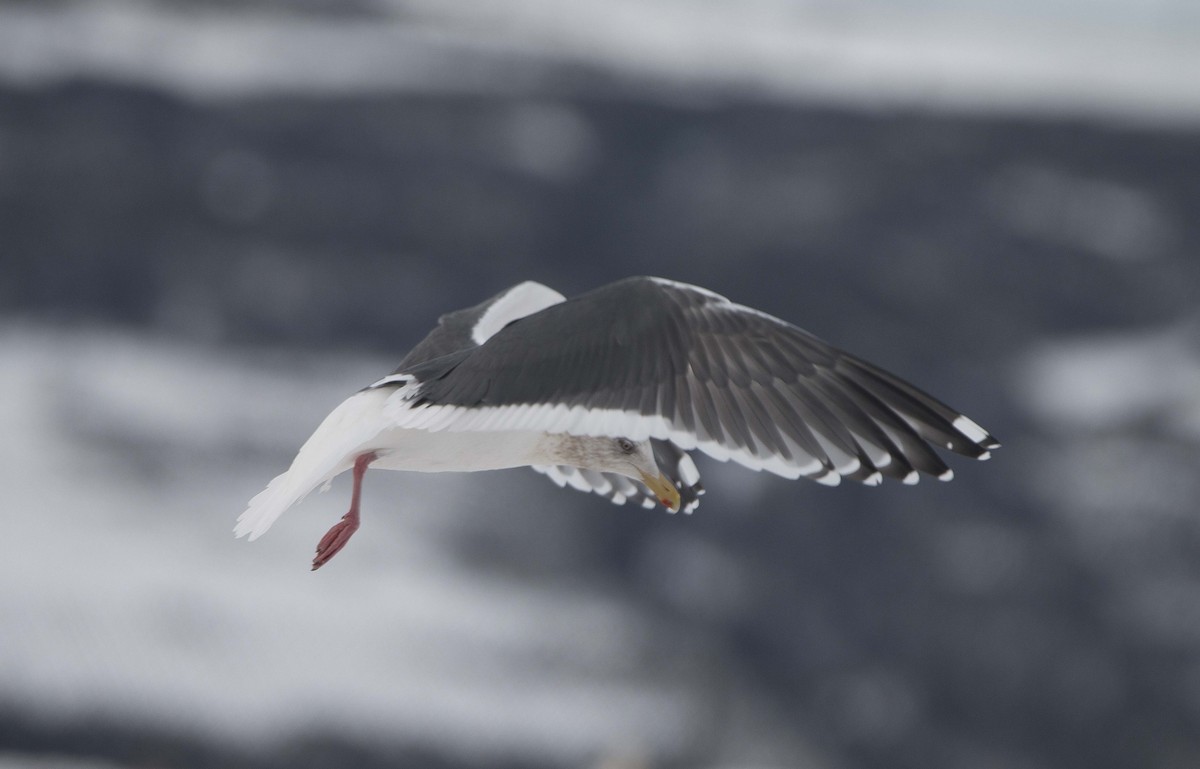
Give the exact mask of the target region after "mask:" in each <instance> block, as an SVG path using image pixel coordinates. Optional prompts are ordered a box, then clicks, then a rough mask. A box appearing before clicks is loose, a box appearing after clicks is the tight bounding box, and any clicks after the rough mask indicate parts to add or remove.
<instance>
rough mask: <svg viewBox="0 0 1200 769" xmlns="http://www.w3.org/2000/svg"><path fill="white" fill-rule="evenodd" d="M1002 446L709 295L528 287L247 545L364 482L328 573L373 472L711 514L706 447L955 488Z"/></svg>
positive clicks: (280, 483) (945, 409)
mask: <svg viewBox="0 0 1200 769" xmlns="http://www.w3.org/2000/svg"><path fill="white" fill-rule="evenodd" d="M999 445H1000V444H999V443H998V442H996V440H995V439H994V438H992V436H991V435H989V434H988V432H987V431H986V430H984V429H983V428H982V427H980V426H979V425H978V424H976V423H975V422H973V421H971V420H970V419H968V418H967V417H965V416H963V415H962V414H960V413H958V412H957V411H955V410H954V409H952V408H950V407H949V406H947V405H945V404H944V403H942V402H940V401H938V400H936V399H935V398H933V397H932V396H930V395H928V394H926V393H924V392H922V391H921V390H919V389H917V388H916V387H914V386H913V385H911V384H909V383H908V382H905V381H904V380H903V379H900V378H899V377H897V376H895V375H893V374H890V373H888V372H886V371H884V370H882V369H880V368H878V367H876V366H873V365H872V364H870V363H867V362H866V361H864V360H862V359H860V358H857V357H855V356H853V355H851V354H849V353H847V352H843V351H841V350H839V349H837V348H835V347H832V346H830V345H828V344H826V343H825V342H823V341H821V340H820V339H818V338H816V337H815V336H813V335H812V334H809V333H808V332H807V331H803V330H802V329H799V328H797V327H796V326H793V325H791V324H789V323H787V322H785V321H782V320H780V319H778V318H775V317H773V316H771V315H768V314H766V313H764V312H761V311H759V310H755V309H752V308H750V307H745V306H743V305H740V304H735V303H734V302H731V301H729V300H728V299H726V298H725V297H723V296H720V295H718V294H715V293H713V292H711V291H708V290H707V289H703V288H699V287H697V286H691V285H687V284H684V283H677V282H674V281H669V280H664V279H662V278H648V277H637V278H627V279H625V280H621V281H618V282H616V283H611V284H609V285H607V286H602V287H601V288H598V289H595V290H594V291H591V292H588V293H586V294H582V295H580V296H577V297H575V298H573V299H569V300H568V299H566V298H565V297H563V296H562V294H559V293H558V292H557V291H554V290H553V289H550V288H547V287H546V286H543V285H541V284H540V283H534V282H532V281H527V282H525V283H521V284H519V285H516V286H513V287H512V288H510V289H508V290H507V291H503V292H501V293H500V294H497V295H496V296H494V297H492V298H491V299H488V300H487V301H485V302H483V303H482V304H478V305H476V306H474V307H470V308H468V309H465V310H458V311H457V312H452V313H449V314H447V315H443V316H442V317H441V319H440V320H439V322H438V326H437V328H435V329H434V330H433V331H432V332H430V334H429V336H427V337H425V339H424V340H422V341H421V342H420V343H419V344H418V345H417V346H416V347H414V348H413V350H412V351H411V352H409V354H408V355H407V356H405V358H404V359H403V360H402V361H401V362H400V365H399V367H397V368H396V370H395V371H394V372H393V373H391V374H389V375H388V376H385V377H383V378H382V379H380V380H379V381H378V382H375V383H374V384H372V385H370V386H368V387H366V388H364V389H363V390H360V391H359V392H357V393H355V394H354V395H352V396H350V397H349V398H347V399H346V400H345V401H344V402H342V404H341V405H339V406H338V407H337V408H335V409H334V410H333V412H332V413H331V414H330V415H329V416H328V417H326V418H325V421H323V422H322V423H321V425H320V426H319V427H318V428H317V430H316V432H314V433H313V434H312V437H310V438H309V439H308V441H306V442H305V444H304V445H303V446H302V447H301V448H300V452H299V453H298V454H297V455H296V458H295V460H293V461H292V465H291V467H290V468H288V470H287V472H285V473H283V474H282V475H279V476H278V477H276V478H275V479H274V480H272V481H271V483H270V484H269V485H268V486H267V488H266V489H265V490H264V491H262V492H261V493H259V494H258V495H257V496H255V497H254V498H253V499H252V500H250V504H249V507H247V509H246V511H245V512H244V513H242V515H241V516H240V517H239V518H238V523H237V526H236V528H235V529H234V532H235V534H236V535H237V536H239V537H241V536H243V535H249V538H250V539H251V540H253V539H256V538H258V537H259V536H261V535H262V534H263V532H265V531H266V530H267V529H268V528H270V526H271V524H272V523H274V521H275V519H276V518H278V517H279V515H280V514H281V513H283V511H285V510H287V509H288V508H289V507H291V506H292V505H294V504H296V503H297V502H299V501H300V500H301V499H303V498H304V497H305V496H306V495H307V494H308V493H309V492H310V491H312V490H313V489H314V488H316V487H318V486H322V485H323V486H325V487H328V484H329V482H330V481H332V480H333V478H334V477H335V476H337V475H339V474H340V473H343V472H345V471H346V470H351V471H352V473H353V479H354V487H353V491H352V492H351V497H350V510H349V512H347V513H346V515H345V516H343V517H342V519H341V520H340V521H339V522H338V523H337V524H335V525H334V526H333V528H331V529H330V530H329V532H328V533H327V534H326V535H325V536H324V537H323V538H322V539H321V542H320V544H318V545H317V555H316V558H315V559H314V560H313V566H312V567H313V569H318V568H320V567H321V566H323V565H324V564H325V563H327V562H328V561H329V559H330V558H332V557H333V556H334V555H336V554H337V553H338V551H340V550H341V549H342V548H343V547H344V546H345V544H346V542H347V541H349V539H350V537H351V535H353V534H354V532H355V531H356V530H357V529H358V526H359V501H360V496H361V492H362V479H363V474H364V473H365V472H366V470H367V468H368V467H373V468H380V469H386V470H417V471H422V472H447V471H455V472H473V471H476V470H495V469H500V468H506V467H522V466H526V465H529V466H532V467H533V469H535V470H537V471H538V472H541V473H544V474H545V475H547V476H549V478H550V479H551V480H552V481H554V482H555V483H557V484H558V485H559V486H568V485H569V486H571V487H572V488H576V489H579V490H581V491H590V492H594V493H596V494H600V495H602V496H604V497H607V498H608V499H610V500H612V501H613V502H615V503H617V504H624V503H626V502H629V503H634V504H639V505H641V506H643V507H653V506H654V504H655V501H656V500H657V501H658V502H660V503H661V504H662V505H664V506H665V507H666V508H668V509H669V510H671V511H672V512H675V511H677V510H679V509H683V510H684V511H685V512H691V511H692V510H694V509H695V508H696V506H697V505H698V504H699V498H700V495H701V494H702V493H703V491H704V490H703V487H702V486H701V485H700V474H699V472H698V471H697V469H696V465H695V464H694V463H693V462H692V459H691V457H690V456H689V455H688V453H687V452H688V451H691V450H694V449H699V450H700V451H702V452H703V453H705V454H707V455H709V456H711V457H713V458H715V459H718V460H722V461H726V460H732V461H734V462H737V463H738V464H741V465H744V466H746V467H748V468H750V469H752V470H768V471H770V472H772V473H776V474H777V475H782V476H784V477H786V478H799V477H801V476H804V477H806V478H811V479H812V480H815V481H817V482H818V483H823V484H826V485H830V486H833V485H837V484H838V483H839V482H840V481H841V479H842V478H849V479H851V480H855V481H859V482H861V483H865V484H868V485H877V484H879V483H880V482H881V481H882V480H883V478H884V477H885V476H886V477H889V478H894V479H897V480H899V481H901V482H903V483H907V484H912V483H916V482H917V479H918V477H919V475H920V474H921V473H925V474H928V475H932V476H934V477H936V478H938V479H940V480H944V481H945V480H950V478H951V477H952V476H953V472H952V471H951V470H950V468H949V467H947V466H946V464H945V463H944V462H943V461H942V460H941V458H940V457H939V456H938V455H937V453H935V452H934V450H933V448H932V446H936V447H938V448H945V449H949V450H950V451H953V452H956V453H958V454H963V455H966V456H968V457H973V458H975V459H987V458H988V456H989V452H990V450H992V449H995V448H998V447H999Z"/></svg>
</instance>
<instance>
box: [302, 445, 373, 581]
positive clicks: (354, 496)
mask: <svg viewBox="0 0 1200 769" xmlns="http://www.w3.org/2000/svg"><path fill="white" fill-rule="evenodd" d="M378 456H379V455H378V454H377V453H375V452H374V451H371V452H368V453H366V454H363V455H361V456H359V457H358V458H357V459H355V460H354V490H353V491H352V492H351V493H350V511H349V512H347V513H346V514H345V515H343V516H342V520H340V521H338V522H337V523H335V524H334V525H333V527H332V528H331V529H330V530H329V531H327V532H325V536H323V537H321V541H320V542H318V543H317V557H316V558H314V559H313V565H312V570H313V571H316V570H317V569H319V568H321V567H322V566H324V565H325V564H327V563H329V559H330V558H333V557H334V556H335V555H337V554H338V553H339V552H341V549H342V548H343V547H345V546H346V543H347V542H349V541H350V537H352V536H354V532H356V531H358V524H359V517H358V503H359V500H360V499H361V498H362V479H363V474H364V473H366V472H367V465H369V464H371V463H372V462H374V461H375V459H376V458H377V457H378Z"/></svg>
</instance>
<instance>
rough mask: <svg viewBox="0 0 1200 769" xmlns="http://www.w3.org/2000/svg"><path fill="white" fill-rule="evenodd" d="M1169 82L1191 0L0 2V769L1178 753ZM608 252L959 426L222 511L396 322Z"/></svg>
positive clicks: (1187, 675)
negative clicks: (901, 458)
mask: <svg viewBox="0 0 1200 769" xmlns="http://www.w3.org/2000/svg"><path fill="white" fill-rule="evenodd" d="M1197 73H1200V6H1197V5H1196V4H1195V3H1194V2H1192V0H1155V1H1154V2H1146V1H1145V0H1102V1H1101V2H1096V0H1087V1H1086V2H1085V0H1051V1H1050V2H1047V0H1038V2H1036V3H1035V2H1016V3H1014V2H1011V1H1006V2H1001V1H1000V0H981V1H980V2H976V3H972V4H968V5H965V6H964V4H961V3H950V2H942V1H941V0H910V1H909V2H903V3H897V2H892V1H889V2H884V1H883V0H837V1H836V2H835V1H834V0H810V1H809V2H804V1H803V0H755V1H754V2H740V1H739V2H734V1H733V0H710V1H709V2H699V3H698V2H680V1H678V0H641V1H640V2H637V1H635V0H615V1H614V2H595V0H557V1H555V2H552V1H551V0H520V1H515V0H514V1H512V2H507V3H490V2H483V1H482V0H436V1H434V0H240V1H239V0H28V1H27V2H13V1H11V0H10V1H8V2H0V265H2V266H3V269H2V271H0V372H2V373H0V431H2V432H3V436H4V438H3V440H2V441H0V452H3V453H2V456H0V482H2V483H0V488H3V492H0V495H2V496H0V503H2V507H0V510H2V512H0V515H2V517H0V524H2V528H0V531H2V533H3V554H2V556H0V768H2V769H33V768H35V767H36V768H38V769H101V768H104V769H115V768H122V769H124V768H133V767H138V768H146V769H149V768H156V769H176V768H178V769H191V768H193V767H205V768H207V767H221V768H230V769H237V768H238V767H253V768H255V769H268V768H274V767H281V768H282V767H288V768H290V769H308V768H310V767H311V768H313V769H317V768H322V769H323V768H325V767H420V768H421V769H430V768H432V769H460V768H462V769H467V768H473V767H479V768H480V769H482V768H485V767H486V768H488V769H495V768H497V767H500V768H502V767H521V768H523V769H524V768H530V769H540V768H542V767H545V768H547V769H549V768H551V767H554V768H557V767H564V768H565V767H578V768H580V769H659V768H668V769H673V768H679V769H682V768H683V767H704V768H712V769H734V768H750V767H753V768H754V769H779V768H784V767H787V768H797V769H809V768H811V769H856V768H858V767H865V768H868V769H869V768H876V767H877V768H878V769H909V768H911V769H941V768H943V767H944V768H946V769H952V768H958V767H971V768H972V769H1010V768H1011V769H1073V768H1075V767H1079V768H1080V769H1083V768H1085V767H1086V768H1087V769H1104V768H1107V767H1114V768H1115V767H1133V766H1136V767H1156V768H1157V767H1162V768H1163V769H1175V768H1178V769H1184V768H1190V767H1195V766H1200V517H1198V511H1197V509H1196V508H1197V506H1196V500H1197V499H1198V498H1200V472H1198V471H1197V469H1198V466H1200V465H1198V460H1200V302H1198V301H1197V300H1198V299H1200V290H1198V287H1200V259H1198V258H1197V251H1198V250H1200V78H1198V77H1197V76H1196V75H1197ZM634 274H651V275H661V276H666V277H670V278H674V279H677V280H683V281H688V282H693V283H697V284H700V285H703V286H706V287H709V288H712V289H714V290H716V291H719V292H720V293H723V294H725V295H727V296H729V297H730V298H732V299H734V300H735V301H740V302H743V303H747V304H751V305H753V306H756V307H760V308H762V309H764V310H766V311H768V312H771V313H773V314H776V315H779V316H782V317H784V318H786V319H788V320H791V321H793V322H795V323H797V324H799V325H801V326H803V327H805V328H807V329H809V330H810V331H813V332H814V333H816V334H818V335H820V336H822V337H824V338H826V339H827V340H829V341H831V342H833V343H835V344H837V345H839V346H842V347H845V348H848V349H850V350H853V351H855V352H856V353H858V354H860V355H862V356H863V357H866V358H867V359H869V360H872V361H874V362H876V363H879V364H881V365H883V366H885V367H887V368H889V369H891V370H893V371H895V372H897V373H899V374H900V375H902V376H904V377H906V378H908V379H911V380H913V381H914V382H915V383H917V384H918V385H920V386H922V387H924V388H926V389H928V390H930V391H931V392H933V393H934V394H936V395H937V396H939V397H941V398H943V399H944V400H946V401H948V402H949V403H951V404H953V405H955V406H956V407H958V408H960V409H962V410H963V411H965V412H966V413H967V414H969V415H970V416H971V417H972V418H974V419H976V420H977V421H979V422H980V423H981V424H983V425H984V426H986V427H987V428H988V429H990V430H991V431H993V432H994V433H995V434H996V436H997V437H998V438H999V439H1000V440H1001V441H1002V442H1003V443H1004V444H1005V447H1004V448H1003V449H1002V450H1000V451H998V452H996V454H995V457H994V459H993V460H992V461H991V462H989V463H985V464H977V463H971V462H967V461H952V465H953V467H954V469H955V471H956V473H957V478H956V479H955V480H954V482H953V483H950V484H941V483H930V482H925V483H922V484H920V485H918V486H916V487H912V488H909V487H903V486H900V485H898V484H888V485H885V486H883V487H881V488H876V489H867V488H857V487H856V488H850V487H848V486H843V487H840V488H837V489H828V488H824V487H821V486H818V485H816V484H811V483H805V482H789V481H785V480H782V479H779V478H775V477H770V476H766V475H758V474H754V473H750V472H748V471H746V470H744V469H742V468H740V467H730V466H726V465H721V464H719V463H715V462H711V461H705V460H703V459H701V460H700V461H699V464H700V466H701V471H702V473H703V474H704V476H705V481H706V485H707V487H708V488H709V493H708V495H707V496H706V497H705V500H704V504H703V505H702V506H701V508H700V510H699V511H698V512H697V513H696V514H695V515H692V516H682V515H676V516H671V515H666V514H664V513H663V512H662V511H661V510H658V511H646V510H642V509H631V508H623V507H613V506H611V505H609V504H608V503H607V502H605V501H603V500H601V499H599V498H593V497H589V496H586V495H583V494H579V493H576V492H572V491H569V490H560V489H557V488H555V487H553V486H552V485H551V484H549V483H548V482H546V480H545V479H544V478H542V477H540V476H537V475H536V474H534V473H532V472H529V471H521V470H513V471H505V472H497V473H484V474H475V475H471V476H436V475H419V474H399V473H372V474H370V475H368V478H367V483H366V491H365V501H364V504H365V512H364V515H365V519H364V528H363V530H362V531H361V532H360V533H359V534H358V536H357V537H356V538H355V540H354V542H353V543H352V544H351V545H350V546H349V547H348V549H347V550H346V551H345V552H344V553H343V554H341V555H340V556H339V557H338V558H337V559H336V560H335V561H333V562H332V563H331V564H330V565H329V566H327V567H326V568H325V569H323V570H322V571H321V572H319V573H317V574H312V573H310V572H309V571H308V566H309V562H310V559H311V554H312V549H313V547H314V546H315V544H316V541H317V540H318V539H319V538H320V536H321V534H322V533H323V532H324V531H325V530H326V529H327V528H328V527H329V526H330V525H331V524H332V523H333V522H334V521H335V520H336V519H337V518H338V517H339V516H340V515H341V514H342V513H343V512H344V511H345V507H346V504H347V500H348V496H349V484H348V482H347V479H346V478H344V477H343V478H341V479H339V480H338V481H337V482H336V483H335V484H334V487H333V490H332V491H331V492H330V493H327V494H324V495H315V496H313V497H312V498H310V499H309V500H307V501H306V502H305V503H304V504H303V505H301V506H299V507H297V508H294V509H293V510H291V511H290V512H289V513H288V514H287V515H286V516H284V517H283V518H282V519H281V520H280V521H279V523H277V524H276V526H275V527H274V528H273V529H272V530H271V531H270V533H269V534H268V535H267V536H266V537H264V538H263V539H261V540H259V541H257V542H255V543H253V544H248V543H246V542H245V541H235V540H234V539H233V538H232V534H231V529H232V526H233V523H234V519H235V518H236V516H237V515H238V513H240V512H241V511H242V509H243V508H244V505H245V502H246V500H248V499H249V498H250V497H251V496H252V495H253V494H255V493H256V492H257V491H258V490H259V489H261V488H262V487H263V486H264V485H265V484H266V482H267V481H268V480H269V479H270V478H271V477H272V476H274V475H275V474H276V473H278V472H280V471H281V470H282V469H283V468H285V467H286V466H287V464H288V462H289V461H290V459H291V457H292V456H293V454H294V452H295V450H296V449H297V448H298V447H299V445H300V444H301V443H302V442H303V440H304V439H305V438H306V437H307V435H308V434H309V432H310V431H311V430H312V429H313V428H314V427H315V426H316V424H317V423H318V422H319V421H320V420H321V419H322V417H323V416H324V415H325V414H326V413H327V412H328V411H329V410H330V409H331V408H332V407H333V406H334V405H336V404H337V403H338V402H339V401H340V400H341V399H342V398H343V397H345V396H346V395H348V394H350V393H352V392H353V391H355V390H357V389H358V388H359V387H361V386H363V385H365V384H367V383H369V382H371V381H374V380H375V379H376V378H378V377H379V376H381V375H383V374H385V373H387V372H389V371H390V370H391V369H392V368H393V367H394V365H395V364H396V362H397V361H398V360H399V359H400V357H401V356H402V355H403V353H404V352H405V351H406V350H407V349H408V348H409V347H410V346H411V345H412V344H414V343H415V342H416V341H418V340H419V339H420V338H421V337H422V336H423V335H424V334H425V333H426V332H427V331H428V330H429V329H430V328H431V327H432V326H433V324H434V322H435V319H436V318H437V316H438V315H439V314H441V313H443V312H446V311H449V310H452V309H457V308H459V307H463V306H467V305H470V304H474V303H476V302H478V301H480V300H482V299H483V298H485V297H488V296H490V295H492V294H494V293H495V292H497V291H500V290H502V289H503V288H506V287H508V286H510V285H512V284H515V283H517V282H519V281H522V280H526V279H533V280H539V281H542V282H544V283H546V284H548V285H550V286H552V287H554V288H556V289H558V290H560V291H562V292H563V293H566V294H568V295H571V294H575V293H578V292H582V291H585V290H587V289H590V288H593V287H595V286H597V285H600V284H602V283H605V282H608V281H611V280H615V279H618V278H621V277H624V276H627V275H634ZM956 459H958V458H956Z"/></svg>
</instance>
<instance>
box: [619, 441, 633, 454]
mask: <svg viewBox="0 0 1200 769" xmlns="http://www.w3.org/2000/svg"><path fill="white" fill-rule="evenodd" d="M617 448H619V449H620V450H621V451H623V452H625V453H626V454H632V453H633V449H634V445H633V441H631V440H629V439H628V438H617Z"/></svg>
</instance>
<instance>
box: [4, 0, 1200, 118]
mask: <svg viewBox="0 0 1200 769" xmlns="http://www.w3.org/2000/svg"><path fill="white" fill-rule="evenodd" d="M1153 11H1154V12H1152V13H1148V12H1147V9H1145V8H1144V4H1141V5H1139V4H1137V3H1134V2H1113V3H1107V4H1106V5H1105V7H1104V8H1103V9H1097V8H1096V7H1095V4H1094V3H1086V2H1083V0H1069V1H1067V0H1065V1H1064V2H1062V3H1059V4H1058V5H1057V6H1056V7H1055V8H1052V9H1050V10H1047V9H1046V8H1045V7H1043V6H1039V5H1035V4H1024V5H1021V4H1004V3H999V2H992V3H985V4H973V5H972V7H971V8H962V7H960V6H947V5H945V4H939V3H937V2H914V3H910V4H905V5H904V6H896V5H895V4H880V3H875V2H858V3H839V4H836V5H835V4H826V3H819V2H817V3H804V4H800V3H792V2H782V1H779V2H758V3H753V4H744V3H729V2H727V3H705V4H699V5H698V4H695V3H679V2H673V1H670V0H658V1H657V2H634V1H632V0H623V1H622V2H611V3H597V2H594V0H573V1H572V2H565V3H559V2H549V1H548V0H530V1H529V2H521V3H502V4H496V3H483V2H478V0H457V1H456V2H443V1H442V0H437V2H428V0H425V1H423V2H411V1H408V2H403V3H399V2H397V3H393V4H392V5H390V6H389V5H386V4H384V3H382V2H381V3H380V4H379V10H378V13H375V14H372V15H370V16H361V15H360V16H356V15H354V14H343V15H333V14H330V15H320V16H317V15H309V16H306V15H304V14H302V13H297V14H292V15H287V14H279V13H273V14H267V13H262V12H254V11H247V10H242V11H238V12H231V11H230V10H229V9H228V8H226V9H225V10H211V9H209V10H202V9H201V8H197V7H192V8H187V7H176V6H173V5H166V4H164V5H162V6H159V5H152V4H146V3H130V2H122V1H120V0H89V1H88V2H75V3H65V4H54V5H52V6H49V7H41V6H39V5H37V4H18V5H16V6H5V7H3V8H0V79H3V80H7V81H8V82H10V83H14V84H21V85H26V86H34V85H38V84H44V83H47V82H54V81H59V80H63V79H68V78H73V77H77V76H80V75H86V76H88V77H101V78H108V79H113V80H118V81H128V82H136V83H144V84H151V85H155V86H158V87H162V88H165V89H168V90H173V91H178V92H182V93H185V94H189V95H192V96H194V97H201V98H213V97H229V96H239V95H247V94H257V93H269V92H277V91H288V92H301V93H327V94H328V93H348V92H364V91H366V92H377V91H385V92H392V91H401V92H407V91H417V92H428V91H436V92H471V93H480V92H484V93H496V92H498V93H514V92H524V91H528V90H530V89H544V88H546V87H548V86H551V85H552V84H553V83H555V82H561V81H560V80H557V79H556V76H554V75H553V74H552V73H551V70H550V69H549V68H548V67H547V66H545V65H547V64H548V63H551V62H554V63H559V64H561V63H582V64H585V65H588V66H592V67H596V68H598V69H600V70H606V71H612V72H616V73H619V74H622V75H626V76H628V77H629V78H630V79H631V80H632V81H634V82H637V83H639V84H640V85H639V87H642V88H657V89H658V90H659V91H661V92H662V93H663V94H664V95H666V94H670V95H672V98H696V97H700V98H703V94H706V93H707V94H718V93H725V92H734V93H739V94H746V93H758V94H762V95H765V96H770V97H774V98H783V99H813V98H816V99H823V100H830V101H835V102H847V103H851V104H864V103H865V104H876V105H878V104H896V105H923V106H934V107H939V108H950V109H968V110H975V111H987V112H994V111H1000V112H1011V111H1032V112H1043V113H1050V114H1060V115H1061V114H1067V115H1079V114H1101V115H1107V116H1118V117H1120V118H1121V119H1124V120H1131V121H1151V122H1161V121H1172V122H1179V121H1183V122H1187V123H1194V122H1195V120H1196V119H1197V117H1200V81H1197V79H1196V78H1194V77H1192V76H1191V73H1193V72H1196V71H1198V70H1200V46H1197V45H1196V42H1197V37H1198V36H1200V15H1197V14H1196V13H1195V11H1194V10H1193V9H1192V8H1191V7H1190V6H1189V5H1188V4H1187V2H1186V0H1163V2H1160V3H1159V4H1158V6H1157V7H1156V8H1155V9H1153ZM1081 19H1084V20H1086V21H1082V22H1081ZM681 84H682V85H689V86H692V87H693V89H694V90H692V91H691V92H690V93H691V96H690V97H683V96H681V91H680V89H679V86H680V85H681Z"/></svg>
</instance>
